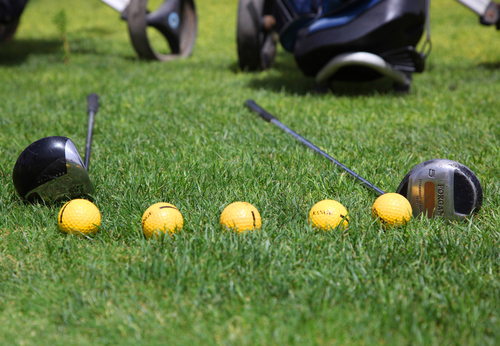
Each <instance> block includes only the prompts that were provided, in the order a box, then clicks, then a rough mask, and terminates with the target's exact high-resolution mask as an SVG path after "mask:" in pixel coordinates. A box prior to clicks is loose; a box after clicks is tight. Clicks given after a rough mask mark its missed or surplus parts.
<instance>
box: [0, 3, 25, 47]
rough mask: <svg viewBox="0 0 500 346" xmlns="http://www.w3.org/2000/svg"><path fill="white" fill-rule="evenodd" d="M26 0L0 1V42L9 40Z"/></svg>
mask: <svg viewBox="0 0 500 346" xmlns="http://www.w3.org/2000/svg"><path fill="white" fill-rule="evenodd" d="M27 2H28V0H0V42H3V41H7V40H10V39H11V38H12V37H13V36H14V33H15V32H16V29H17V26H18V24H19V18H20V17H21V14H22V13H23V11H24V7H25V6H26V3H27Z"/></svg>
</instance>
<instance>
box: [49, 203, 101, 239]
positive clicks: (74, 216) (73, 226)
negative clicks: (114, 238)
mask: <svg viewBox="0 0 500 346" xmlns="http://www.w3.org/2000/svg"><path fill="white" fill-rule="evenodd" d="M57 223H58V225H59V229H60V230H61V232H64V233H70V234H80V235H92V234H95V233H96V232H97V231H98V230H99V226H100V225H101V213H99V209H97V207H96V206H95V204H94V203H92V202H90V201H87V200H86V199H73V200H71V201H69V202H68V203H66V204H65V205H63V207H62V208H61V210H60V211H59V215H58V216H57Z"/></svg>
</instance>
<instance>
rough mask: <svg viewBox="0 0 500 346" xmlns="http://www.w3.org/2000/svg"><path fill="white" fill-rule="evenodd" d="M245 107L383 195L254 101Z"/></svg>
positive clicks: (376, 188) (378, 190)
mask: <svg viewBox="0 0 500 346" xmlns="http://www.w3.org/2000/svg"><path fill="white" fill-rule="evenodd" d="M245 105H246V106H247V107H248V108H250V109H251V110H252V111H254V112H255V113H257V114H258V115H260V116H261V117H262V119H264V120H266V121H267V122H270V123H272V124H274V125H276V126H278V127H279V128H280V129H282V130H283V131H285V132H286V133H288V134H289V135H292V136H293V137H295V138H296V139H297V140H298V141H299V142H301V143H302V144H304V145H305V146H307V147H308V148H310V149H312V150H314V151H315V152H317V153H319V154H321V155H323V156H324V157H326V158H327V159H328V160H330V161H331V162H333V163H334V164H336V165H337V166H339V167H340V168H342V169H343V170H344V171H346V172H347V173H349V174H350V175H352V176H353V177H354V178H356V179H357V180H359V181H360V182H361V183H362V184H363V185H365V186H366V187H368V188H369V189H371V190H373V191H375V192H376V193H377V194H379V195H383V194H384V193H385V192H384V191H383V190H381V189H379V188H378V187H376V186H375V185H373V184H372V183H370V182H369V181H368V180H366V179H364V178H362V177H360V176H359V175H358V174H356V173H354V172H353V171H351V170H350V169H349V168H347V167H346V166H344V165H343V164H342V163H340V162H339V161H337V160H335V159H334V158H333V157H331V156H330V155H328V154H327V153H325V152H324V151H323V150H321V149H320V148H318V147H317V146H315V145H314V144H312V143H311V142H309V141H308V140H307V139H305V138H304V137H302V136H301V135H299V134H298V133H296V132H295V131H293V130H292V129H290V128H289V127H288V126H286V125H284V124H283V123H281V122H280V121H279V120H278V119H277V118H276V117H275V116H274V115H272V114H271V113H269V112H267V111H266V110H265V109H263V108H262V107H260V106H259V105H258V104H257V103H255V101H254V100H247V101H246V102H245Z"/></svg>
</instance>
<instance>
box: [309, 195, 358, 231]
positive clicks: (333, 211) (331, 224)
mask: <svg viewBox="0 0 500 346" xmlns="http://www.w3.org/2000/svg"><path fill="white" fill-rule="evenodd" d="M309 223H312V225H313V227H315V228H318V229H321V230H323V231H327V230H329V229H333V228H335V227H337V226H339V225H341V227H347V225H348V224H349V217H348V216H347V210H346V208H345V207H344V206H343V205H342V204H340V203H339V202H337V201H334V200H332V199H325V200H323V201H321V202H318V203H316V204H315V205H314V206H313V207H312V208H311V211H310V212H309Z"/></svg>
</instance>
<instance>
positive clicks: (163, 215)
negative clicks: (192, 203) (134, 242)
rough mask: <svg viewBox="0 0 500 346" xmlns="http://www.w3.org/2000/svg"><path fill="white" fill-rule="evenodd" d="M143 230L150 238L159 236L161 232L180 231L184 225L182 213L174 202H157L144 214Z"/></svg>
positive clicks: (171, 232)
mask: <svg viewBox="0 0 500 346" xmlns="http://www.w3.org/2000/svg"><path fill="white" fill-rule="evenodd" d="M141 225H142V231H143V232H144V235H145V236H146V237H148V238H152V237H158V236H159V235H160V233H159V232H162V233H163V234H166V233H167V231H168V233H169V234H173V233H176V232H179V231H180V230H181V229H182V226H184V219H183V218H182V214H181V212H180V211H179V209H177V208H176V207H175V206H174V205H173V204H170V203H155V204H153V205H152V206H150V207H149V208H148V209H146V211H145V212H144V214H143V215H142V221H141Z"/></svg>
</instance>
